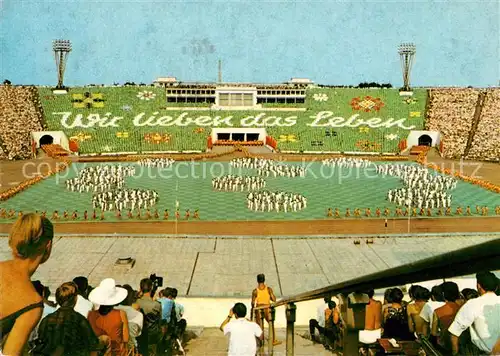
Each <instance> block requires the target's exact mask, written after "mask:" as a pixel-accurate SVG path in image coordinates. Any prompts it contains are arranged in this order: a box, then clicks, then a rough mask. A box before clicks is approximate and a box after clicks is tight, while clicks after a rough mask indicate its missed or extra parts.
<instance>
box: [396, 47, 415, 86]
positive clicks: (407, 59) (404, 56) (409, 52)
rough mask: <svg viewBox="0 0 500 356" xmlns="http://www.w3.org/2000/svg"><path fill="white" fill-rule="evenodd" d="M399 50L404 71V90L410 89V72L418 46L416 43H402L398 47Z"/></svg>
mask: <svg viewBox="0 0 500 356" xmlns="http://www.w3.org/2000/svg"><path fill="white" fill-rule="evenodd" d="M398 52H399V57H400V59H401V69H402V71H403V90H405V91H410V90H411V89H410V73H411V68H412V66H413V62H414V60H415V53H417V47H416V46H415V44H414V43H401V44H400V45H399V47H398Z"/></svg>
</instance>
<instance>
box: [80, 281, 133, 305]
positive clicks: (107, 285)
mask: <svg viewBox="0 0 500 356" xmlns="http://www.w3.org/2000/svg"><path fill="white" fill-rule="evenodd" d="M127 293H128V292H127V290H126V289H125V288H120V287H117V286H116V283H115V280H114V279H113V278H106V279H103V280H102V282H101V283H100V284H99V286H98V287H97V288H94V289H93V290H92V292H90V294H89V300H90V301H91V302H92V303H94V304H98V305H116V304H119V303H120V302H122V301H123V300H124V299H125V298H126V297H127Z"/></svg>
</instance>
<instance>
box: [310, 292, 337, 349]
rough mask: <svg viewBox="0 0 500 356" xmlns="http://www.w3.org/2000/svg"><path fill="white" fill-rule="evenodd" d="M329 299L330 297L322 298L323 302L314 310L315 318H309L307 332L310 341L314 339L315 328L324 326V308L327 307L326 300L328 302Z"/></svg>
mask: <svg viewBox="0 0 500 356" xmlns="http://www.w3.org/2000/svg"><path fill="white" fill-rule="evenodd" d="M331 300H332V298H331V297H325V298H323V301H324V303H321V305H319V306H318V308H317V311H316V319H310V320H309V334H310V335H311V340H312V341H316V339H315V329H318V330H320V328H324V327H325V310H326V309H328V302H330V301H331ZM318 326H319V327H318ZM320 336H321V333H320Z"/></svg>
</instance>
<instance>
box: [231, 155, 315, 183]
mask: <svg viewBox="0 0 500 356" xmlns="http://www.w3.org/2000/svg"><path fill="white" fill-rule="evenodd" d="M229 164H230V165H231V166H233V167H236V168H250V169H256V170H257V173H258V174H259V175H260V176H266V177H270V176H273V177H289V178H294V177H305V175H306V169H305V168H304V167H300V166H293V165H285V164H278V163H276V162H275V161H273V160H270V159H263V158H235V159H233V160H231V161H230V162H229Z"/></svg>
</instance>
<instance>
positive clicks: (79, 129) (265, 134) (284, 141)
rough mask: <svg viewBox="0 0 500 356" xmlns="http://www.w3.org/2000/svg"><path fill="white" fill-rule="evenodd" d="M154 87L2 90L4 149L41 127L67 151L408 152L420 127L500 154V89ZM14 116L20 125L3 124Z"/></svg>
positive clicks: (21, 150)
mask: <svg viewBox="0 0 500 356" xmlns="http://www.w3.org/2000/svg"><path fill="white" fill-rule="evenodd" d="M155 83H156V85H155V86H152V87H151V86H149V87H148V86H136V87H134V86H126V87H81V88H72V89H71V92H70V93H69V94H68V95H54V94H53V93H52V91H51V90H50V89H49V88H34V87H14V86H2V87H1V88H0V95H1V96H2V98H3V99H4V100H2V103H3V104H2V105H3V107H2V110H3V112H4V113H5V114H4V115H2V118H3V119H4V121H5V122H4V124H3V127H4V128H5V129H4V130H3V132H2V135H1V139H2V145H1V146H2V153H3V155H4V156H7V157H9V158H10V159H24V158H28V157H30V156H32V154H33V146H36V147H35V148H38V147H40V142H36V141H35V142H33V141H34V140H33V137H32V135H31V132H34V131H37V132H43V131H44V130H45V131H50V132H60V133H61V135H64V136H65V137H64V138H63V141H62V142H63V143H64V142H66V144H65V145H64V146H66V147H65V148H66V149H67V150H69V143H70V142H71V145H72V149H73V150H76V151H77V153H78V154H80V155H107V154H140V153H174V152H205V151H210V150H211V149H212V148H213V146H214V145H215V146H217V145H226V144H235V143H238V144H242V145H261V146H263V147H267V148H269V150H270V151H275V152H283V153H309V152H318V153H347V154H349V153H358V154H359V153H364V154H389V155H400V154H405V153H407V152H408V149H409V148H410V147H408V143H409V142H410V144H411V142H413V141H412V139H411V138H412V137H414V135H413V134H412V133H416V134H417V135H418V137H421V136H422V135H423V134H425V133H424V132H423V130H424V128H425V130H428V131H429V132H434V133H438V135H437V136H436V138H435V139H434V140H431V141H430V142H427V141H425V140H424V141H423V143H424V144H425V145H427V144H429V145H432V146H434V147H436V149H437V150H438V151H439V152H440V154H441V155H442V156H443V157H444V158H455V159H456V158H460V157H463V158H470V159H475V160H498V157H499V150H500V140H498V139H497V133H498V130H499V129H498V125H497V123H498V122H497V119H496V118H497V116H498V107H499V106H498V105H497V104H498V96H499V95H500V94H499V93H500V91H499V90H498V89H487V90H480V89H460V88H453V89H438V88H432V89H414V90H413V95H412V96H400V94H399V91H398V90H396V89H356V88H321V87H319V86H315V85H314V84H312V83H309V84H304V83H294V82H293V81H290V82H288V83H284V84H276V85H257V84H243V83H240V84H219V83H213V84H199V83H183V82H179V81H177V80H175V81H170V82H161V78H159V80H158V81H156V82H155ZM17 92H19V93H21V92H22V93H24V94H23V95H14V93H17ZM482 98H483V99H482ZM14 114H15V115H17V117H20V118H21V122H23V123H24V122H26V124H23V125H21V126H18V123H17V122H16V121H14V120H8V118H9V117H12V115H14ZM495 115H496V116H495ZM22 118H24V119H22ZM24 120H26V121H24ZM42 125H43V126H44V128H43V127H42ZM221 129H222V130H221ZM49 136H51V135H49ZM52 136H53V135H52ZM430 136H432V135H430ZM37 137H38V138H41V136H37ZM46 138H47V137H46ZM55 138H56V141H59V143H60V142H61V141H60V140H61V139H60V138H59V139H58V136H57V135H56V137H55ZM408 140H410V141H408ZM413 143H414V144H416V145H418V140H417V141H415V142H413ZM420 143H422V142H420Z"/></svg>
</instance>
